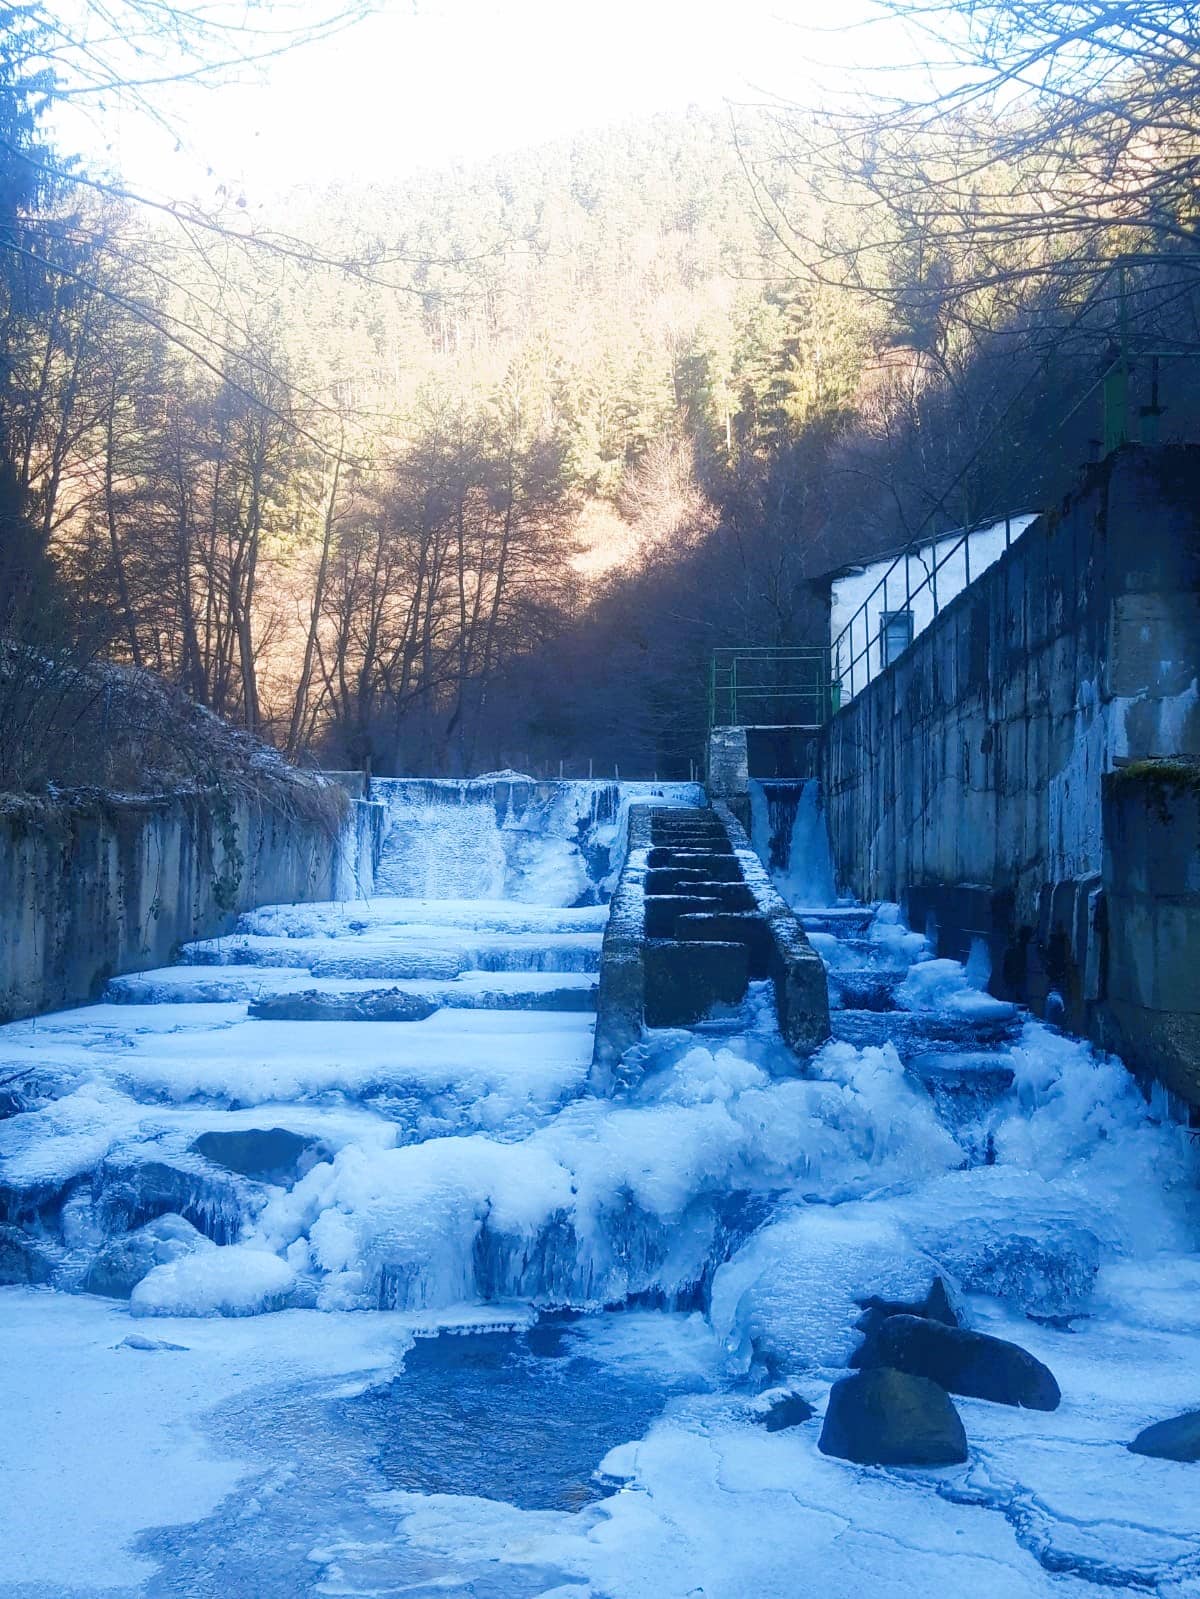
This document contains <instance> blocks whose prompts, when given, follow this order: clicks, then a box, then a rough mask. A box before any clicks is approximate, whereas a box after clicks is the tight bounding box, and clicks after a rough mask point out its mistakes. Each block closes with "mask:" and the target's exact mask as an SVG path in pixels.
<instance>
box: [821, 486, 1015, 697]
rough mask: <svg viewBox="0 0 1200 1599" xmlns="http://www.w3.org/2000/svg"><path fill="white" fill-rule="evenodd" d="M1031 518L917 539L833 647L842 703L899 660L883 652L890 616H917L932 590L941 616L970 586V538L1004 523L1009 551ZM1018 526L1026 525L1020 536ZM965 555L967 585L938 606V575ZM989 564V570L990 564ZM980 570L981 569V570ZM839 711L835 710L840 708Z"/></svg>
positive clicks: (996, 520)
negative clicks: (916, 572)
mask: <svg viewBox="0 0 1200 1599" xmlns="http://www.w3.org/2000/svg"><path fill="white" fill-rule="evenodd" d="M1030 514H1031V513H1029V512H1027V511H1022V512H1010V513H1006V514H1005V515H1004V516H1003V517H988V518H985V519H984V520H983V521H982V522H974V523H972V524H971V526H970V527H967V528H962V529H960V530H959V531H958V533H957V536H956V535H955V534H954V533H947V534H945V535H943V536H942V537H941V538H935V539H931V538H929V537H928V536H926V537H925V538H917V539H914V540H913V542H912V543H911V544H909V545H908V546H906V548H905V549H903V550H901V551H900V553H899V555H897V556H896V557H895V559H894V560H893V561H892V563H891V565H890V566H888V567H887V569H886V570H885V571H884V573H883V576H882V577H881V578H880V579H879V581H878V582H877V583H876V584H875V586H874V588H873V589H871V591H870V593H869V594H867V596H866V598H865V599H863V600H862V601H861V602H860V603H859V605H858V606H857V607H856V609H855V610H854V612H853V613H852V615H851V617H850V620H849V621H848V622H847V623H846V625H845V626H844V627H843V628H842V630H841V632H840V633H839V634H838V635H837V637H836V638H835V639H834V640H833V642H832V644H831V645H830V651H829V675H830V681H831V684H832V685H833V688H834V690H835V691H836V697H837V698H838V700H839V702H840V698H841V696H842V694H845V695H846V697H847V698H849V699H853V697H854V695H855V694H856V693H857V692H858V690H859V689H860V688H865V687H866V686H867V684H868V683H869V682H870V681H871V680H872V678H874V677H877V676H878V675H879V673H880V672H881V671H883V670H884V669H885V668H886V667H887V666H890V665H891V662H892V660H893V659H895V656H890V655H889V656H885V651H884V641H885V635H886V632H887V626H888V619H889V617H890V616H893V615H894V614H895V613H896V612H906V613H907V614H908V615H909V616H910V617H913V616H914V611H913V601H914V600H916V599H917V598H919V596H920V595H922V594H924V593H925V592H926V591H928V592H929V595H930V599H931V601H932V611H933V615H934V616H935V617H936V616H937V614H938V612H939V611H940V609H941V606H942V604H945V603H948V601H949V600H951V599H953V598H954V597H955V596H956V595H958V594H961V593H962V591H963V589H964V588H969V587H970V584H971V539H972V538H973V537H975V535H976V534H978V533H982V532H985V531H987V530H988V529H989V528H999V527H1000V525H1001V523H1003V526H1004V548H1005V549H1006V550H1007V549H1009V548H1010V546H1011V545H1012V542H1013V539H1014V538H1017V537H1019V535H1020V533H1021V532H1022V531H1023V530H1024V524H1026V523H1027V520H1028V517H1029V516H1030ZM1014 522H1018V523H1021V524H1022V526H1019V527H1018V528H1017V529H1016V531H1015V532H1014V529H1013V523H1014ZM943 544H945V546H946V548H945V550H943V549H942V545H943ZM960 551H961V552H962V568H963V579H964V580H963V582H962V583H961V584H960V585H956V586H955V587H954V589H953V592H952V593H951V594H949V595H948V596H946V597H945V598H944V599H943V600H941V601H939V597H938V573H939V572H942V571H944V570H945V568H946V567H947V566H948V565H949V563H950V562H951V561H952V560H954V559H955V557H956V556H957V555H958V554H959V552H960ZM914 562H916V564H917V565H918V567H919V568H920V570H921V572H922V573H923V575H922V576H921V578H920V580H919V581H918V582H916V583H914V582H913V563H914ZM984 564H985V565H990V564H991V562H986V563H984ZM979 570H982V566H981V567H980V568H979ZM943 586H945V585H943ZM872 610H874V611H875V614H876V619H877V626H876V627H875V630H874V632H872V630H871V612H872ZM914 620H915V617H914ZM856 625H857V630H858V632H859V633H860V634H861V644H860V645H859V646H858V648H857V649H856V648H855V642H856V639H855V632H856ZM919 631H921V630H920V629H918V628H916V627H915V626H914V627H913V631H912V634H911V636H910V638H909V641H908V642H909V643H911V642H912V638H913V637H915V636H916V635H917V633H918V632H919ZM905 647H907V646H905ZM872 650H875V651H876V652H877V653H876V656H875V659H876V662H877V664H876V665H875V666H874V668H873V667H872V660H871V653H872ZM899 653H901V652H900V651H897V654H899ZM834 708H835V709H836V706H835V707H834Z"/></svg>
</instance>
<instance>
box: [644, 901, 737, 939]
mask: <svg viewBox="0 0 1200 1599" xmlns="http://www.w3.org/2000/svg"><path fill="white" fill-rule="evenodd" d="M723 909H724V906H723V905H722V903H721V901H720V900H719V899H716V898H712V897H705V896H703V895H699V894H648V895H647V896H646V900H645V911H644V918H645V919H644V921H643V927H644V930H645V936H646V937H647V938H674V937H675V936H676V935H675V927H676V924H677V923H678V921H679V918H680V917H681V916H688V915H692V914H694V913H695V912H697V911H704V912H707V913H709V914H713V913H715V912H717V911H719V910H723Z"/></svg>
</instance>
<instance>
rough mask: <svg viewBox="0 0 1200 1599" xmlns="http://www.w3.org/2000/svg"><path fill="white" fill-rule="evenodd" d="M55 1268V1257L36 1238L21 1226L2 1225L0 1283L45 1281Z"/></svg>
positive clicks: (0, 1228) (0, 1233)
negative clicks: (30, 1235)
mask: <svg viewBox="0 0 1200 1599" xmlns="http://www.w3.org/2000/svg"><path fill="white" fill-rule="evenodd" d="M53 1270H54V1257H53V1255H52V1254H51V1253H50V1251H49V1249H48V1248H47V1247H46V1246H45V1245H44V1244H42V1243H40V1242H39V1241H38V1240H37V1239H36V1238H30V1237H29V1235H28V1233H23V1232H22V1231H21V1229H20V1228H19V1227H0V1283H44V1282H48V1281H49V1280H50V1275H51V1273H52V1272H53Z"/></svg>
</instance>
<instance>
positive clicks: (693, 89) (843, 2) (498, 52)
mask: <svg viewBox="0 0 1200 1599" xmlns="http://www.w3.org/2000/svg"><path fill="white" fill-rule="evenodd" d="M868 3H869V0H739V3H736V4H735V3H734V0H599V3H598V0H586V3H584V0H380V7H379V10H378V12H377V13H376V14H374V15H371V16H369V17H367V18H366V19H365V20H364V21H362V22H360V23H357V24H355V25H354V26H353V27H351V28H350V29H348V30H347V31H345V32H344V33H342V34H340V35H338V36H337V37H335V38H334V39H332V40H329V41H326V42H324V43H321V44H318V45H314V46H309V47H305V48H300V49H297V50H295V51H293V52H292V53H290V54H288V55H286V56H284V57H282V58H280V59H278V60H276V61H273V62H271V63H269V64H267V65H266V66H263V67H259V68H254V69H251V70H249V71H246V72H243V74H242V76H243V79H244V80H245V81H243V82H242V83H239V84H232V85H226V86H222V87H215V88H208V89H204V90H199V89H195V88H188V89H186V90H180V89H179V88H175V89H171V90H167V91H157V94H156V104H157V106H158V107H159V108H160V109H161V110H162V111H163V112H164V113H165V114H166V116H167V118H168V120H169V121H170V122H171V124H172V126H173V127H174V128H176V129H177V130H178V131H179V132H180V134H181V136H182V141H183V148H182V150H178V151H177V150H176V148H175V141H174V139H173V138H168V137H167V136H166V135H164V134H163V133H162V132H161V131H159V130H158V129H156V128H155V127H154V126H153V124H152V123H151V122H150V121H149V119H148V118H146V117H145V116H144V115H142V114H140V113H138V112H137V111H136V110H133V109H131V108H129V107H128V106H125V107H117V106H114V105H111V104H110V105H108V106H106V107H104V108H103V109H98V110H97V111H96V112H94V113H93V117H92V121H91V123H90V125H88V126H84V125H83V124H82V123H79V122H65V123H64V124H63V125H62V137H63V142H64V143H67V144H70V143H73V144H74V145H75V147H77V148H82V149H83V150H84V153H85V154H86V155H87V156H88V157H89V158H90V159H93V160H95V159H97V158H99V159H101V160H103V161H104V163H105V164H106V165H108V166H110V167H112V168H119V169H120V170H122V171H123V172H124V174H125V175H126V177H127V178H128V179H129V180H131V181H133V182H135V183H137V184H140V185H142V186H144V187H147V188H151V189H153V190H154V191H156V192H157V193H159V194H163V195H169V196H173V197H174V196H189V195H195V196H197V197H206V196H207V195H209V194H211V193H212V192H213V190H214V189H215V188H216V186H217V185H218V184H224V185H225V186H226V187H227V188H228V189H229V190H230V191H231V192H233V193H235V194H236V193H244V194H245V196H246V198H247V201H248V203H249V204H250V206H251V207H253V206H254V205H255V204H256V203H258V202H261V201H263V200H266V199H269V197H270V195H271V194H272V192H274V191H278V190H279V189H283V188H287V187H289V186H290V185H292V184H294V183H297V182H303V181H315V182H325V181H328V180H330V179H333V178H337V177H345V178H353V179H359V180H363V179H367V180H378V181H386V180H388V179H390V178H394V177H397V176H402V175H403V174H405V173H406V172H410V171H412V170H413V169H414V168H418V167H444V166H446V165H448V164H450V163H453V162H459V161H471V160H476V159H480V158H485V157H487V156H490V155H493V154H497V153H499V152H503V151H506V150H511V149H514V148H517V147H520V146H524V145H530V144H535V143H538V142H541V141H544V140H547V139H551V138H557V137H560V136H563V135H568V134H570V133H573V132H575V131H578V130H581V129H587V128H593V127H598V126H602V125H604V124H607V123H611V122H614V121H618V120H621V119H623V118H628V117H633V116H643V115H648V114H650V113H652V112H655V111H679V110H682V109H684V108H685V107H686V106H687V105H688V104H689V103H698V104H705V105H712V104H718V103H720V102H721V101H723V100H732V101H734V102H739V103H740V102H746V101H748V100H758V99H761V98H763V97H764V96H767V97H769V96H781V97H783V98H786V99H788V100H791V101H801V102H806V103H811V102H812V100H813V99H814V98H815V97H816V96H817V95H818V94H819V93H820V92H821V91H822V89H827V88H828V86H829V83H830V81H831V73H830V63H835V62H836V63H843V64H845V63H859V64H861V63H863V62H864V59H866V60H869V61H874V62H875V63H877V64H879V63H881V60H882V56H881V51H882V49H883V46H884V43H885V41H884V40H883V38H882V37H881V36H880V35H878V34H877V33H876V32H875V30H871V32H870V33H869V34H864V33H863V32H861V31H856V30H854V29H853V28H852V29H851V30H850V32H849V33H847V32H844V31H833V32H830V31H826V30H828V29H830V28H831V21H830V18H831V13H834V12H835V7H836V16H837V18H838V21H839V23H840V24H845V23H847V22H853V21H854V19H855V17H856V15H861V14H862V13H863V12H864V11H865V9H866V7H867V5H868ZM210 168H211V169H212V175H211V176H210V175H209V173H208V169H210Z"/></svg>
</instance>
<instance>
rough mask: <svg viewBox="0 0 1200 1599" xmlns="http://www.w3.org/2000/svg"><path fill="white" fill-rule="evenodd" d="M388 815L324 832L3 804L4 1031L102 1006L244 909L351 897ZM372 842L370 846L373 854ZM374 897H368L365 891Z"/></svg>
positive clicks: (181, 813)
mask: <svg viewBox="0 0 1200 1599" xmlns="http://www.w3.org/2000/svg"><path fill="white" fill-rule="evenodd" d="M376 809H377V807H374V806H369V805H363V804H358V803H355V802H353V801H352V802H350V809H349V815H348V818H347V821H346V824H345V826H344V828H343V829H342V831H341V833H340V835H339V831H338V826H337V823H336V821H335V820H331V821H330V822H329V823H327V824H323V823H321V822H318V821H312V820H304V819H301V818H298V817H297V816H295V815H294V814H291V813H289V814H287V815H284V814H282V813H281V812H279V811H276V810H272V809H270V808H268V807H267V806H265V805H263V804H259V803H252V802H249V801H247V800H234V801H225V800H222V799H219V798H214V797H212V796H189V797H187V798H171V799H162V800H157V799H149V800H143V799H135V800H115V799H111V798H105V799H97V800H94V801H88V802H85V803H74V804H69V803H65V802H63V803H57V804H48V803H45V802H40V801H28V800H24V799H22V798H18V797H10V798H8V799H7V800H5V801H3V803H2V804H0V1021H10V1020H13V1019H15V1018H18V1017H21V1016H31V1015H36V1014H38V1013H39V1012H41V1011H47V1010H55V1009H58V1008H61V1007H63V1006H66V1005H74V1004H81V1003H83V1002H85V1001H87V1000H89V999H94V998H95V997H96V996H97V995H98V993H99V991H100V989H101V988H102V987H103V985H104V983H105V982H106V981H107V979H108V978H109V977H112V976H114V975H116V974H117V973H120V972H134V971H144V970H146V969H147V968H150V967H154V966H163V965H166V964H168V963H169V962H170V961H171V960H173V959H174V957H175V953H176V951H177V950H178V947H179V945H180V944H182V943H185V942H186V941H187V940H188V939H192V938H205V937H211V936H213V935H216V934H219V933H222V932H226V931H228V930H229V929H230V928H232V926H233V924H234V922H235V921H236V919H237V917H238V916H239V915H240V913H241V912H242V911H245V910H248V909H250V908H252V907H253V906H256V905H263V904H270V903H274V902H281V901H288V900H317V899H329V898H331V897H335V896H336V895H339V894H342V895H349V894H350V893H351V892H353V885H354V881H355V879H356V877H357V878H361V874H362V873H363V871H364V870H365V869H366V863H367V862H368V861H369V859H370V848H371V845H370V838H371V832H372V828H373V825H374V823H373V818H372V816H371V814H370V813H372V812H373V811H374V810H376ZM364 838H365V842H364ZM368 886H369V885H368Z"/></svg>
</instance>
